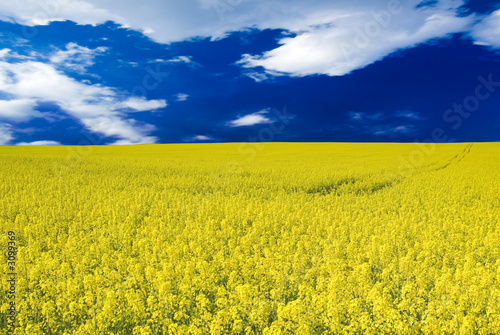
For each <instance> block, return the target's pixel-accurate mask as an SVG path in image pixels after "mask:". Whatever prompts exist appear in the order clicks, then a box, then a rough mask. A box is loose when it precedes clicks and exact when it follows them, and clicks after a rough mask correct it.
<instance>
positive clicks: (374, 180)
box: [0, 143, 500, 335]
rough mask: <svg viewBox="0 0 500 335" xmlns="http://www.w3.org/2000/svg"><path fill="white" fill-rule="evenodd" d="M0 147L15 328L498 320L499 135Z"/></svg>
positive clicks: (264, 330)
mask: <svg viewBox="0 0 500 335" xmlns="http://www.w3.org/2000/svg"><path fill="white" fill-rule="evenodd" d="M256 146H257V147H254V146H253V145H250V144H243V145H240V144H203V145H191V144H185V145H151V146H106V147H86V148H79V147H46V148H44V147H31V148H28V147H22V148H21V147H0V194H1V197H0V226H1V237H0V241H1V246H2V248H3V250H2V255H3V256H2V258H1V259H2V263H3V264H2V295H1V301H0V304H1V313H2V314H1V320H0V333H1V334H7V329H8V327H7V319H6V317H5V316H6V313H7V309H8V307H9V306H10V305H9V304H10V300H9V299H8V297H7V291H8V287H9V286H8V283H7V278H8V277H7V272H8V269H7V242H8V238H9V236H8V232H9V231H13V232H14V233H15V236H16V242H17V247H18V253H17V260H16V273H17V280H16V298H15V302H16V307H17V325H16V328H15V334H30V335H31V334H500V229H499V228H500V226H499V217H500V197H499V193H500V192H499V191H500V144H491V143H490V144H488V143H484V144H481V143H475V144H466V143H460V144H442V145H436V146H435V147H432V146H431V147H429V148H423V149H419V147H418V146H417V145H416V144H335V143H331V144H312V143H311V144H282V143H276V144H256Z"/></svg>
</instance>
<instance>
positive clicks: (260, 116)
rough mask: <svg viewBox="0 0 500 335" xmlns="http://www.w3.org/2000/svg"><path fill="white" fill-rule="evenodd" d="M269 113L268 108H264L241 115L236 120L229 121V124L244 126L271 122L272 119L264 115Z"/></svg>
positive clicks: (231, 125)
mask: <svg viewBox="0 0 500 335" xmlns="http://www.w3.org/2000/svg"><path fill="white" fill-rule="evenodd" d="M267 113H268V111H267V110H263V111H260V112H257V113H252V114H248V115H245V116H240V117H238V118H237V119H236V120H233V121H229V122H228V123H227V125H228V126H230V127H244V126H254V125H256V124H266V123H271V122H272V120H271V119H269V118H268V117H266V116H264V115H265V114H267Z"/></svg>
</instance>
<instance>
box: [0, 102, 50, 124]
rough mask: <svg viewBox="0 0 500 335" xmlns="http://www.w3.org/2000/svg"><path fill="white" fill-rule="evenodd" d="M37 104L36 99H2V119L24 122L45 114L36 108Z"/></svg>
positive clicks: (0, 112)
mask: <svg viewBox="0 0 500 335" xmlns="http://www.w3.org/2000/svg"><path fill="white" fill-rule="evenodd" d="M36 105H37V102H36V100H35V99H26V98H22V99H17V100H0V120H10V121H14V122H24V121H29V120H31V119H33V118H40V117H43V114H42V113H40V112H39V111H37V110H36V109H35V107H36Z"/></svg>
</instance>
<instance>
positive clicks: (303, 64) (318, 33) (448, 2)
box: [239, 0, 472, 77]
mask: <svg viewBox="0 0 500 335" xmlns="http://www.w3.org/2000/svg"><path fill="white" fill-rule="evenodd" d="M393 2H394V1H393ZM383 3H387V2H385V1H384V2H383ZM389 3H391V2H389ZM396 3H397V2H396ZM418 3H419V1H415V0H412V1H408V2H406V3H405V5H403V3H401V5H399V6H390V5H389V6H388V8H384V7H383V6H381V3H380V1H373V2H365V5H364V8H358V9H357V10H351V11H348V10H344V11H341V12H336V11H331V12H330V15H329V16H330V17H329V18H328V19H327V23H328V24H326V25H324V24H323V25H321V23H322V21H321V20H318V23H320V25H316V26H311V27H308V28H306V29H304V30H302V31H297V33H298V34H297V36H294V37H286V38H283V39H281V40H280V44H281V46H280V47H278V48H276V49H274V50H271V51H268V52H266V53H264V54H263V55H257V56H252V55H248V54H246V55H244V56H243V59H242V60H241V61H240V62H239V63H240V64H241V65H242V66H244V67H248V68H254V67H263V68H264V69H266V70H267V72H268V73H272V72H278V73H285V74H288V75H291V76H297V77H301V76H307V75H314V74H325V75H329V76H342V75H345V74H348V73H350V72H352V71H354V70H356V69H360V68H363V67H365V66H367V65H370V64H372V63H374V62H376V61H378V60H380V59H383V58H385V57H386V56H388V55H390V54H391V53H394V52H395V51H397V50H402V49H406V48H410V47H413V46H416V45H418V44H420V43H424V42H427V41H429V40H431V39H434V38H441V37H445V36H448V35H450V34H453V33H456V32H461V31H464V30H466V29H467V28H468V27H469V25H470V24H471V23H472V18H470V17H458V16H457V14H458V8H459V7H460V6H461V5H462V4H463V1H461V0H441V1H439V2H438V4H436V5H435V6H431V7H422V8H419V9H416V8H415V6H416V5H417V4H418ZM325 15H327V14H325ZM325 19H326V17H325Z"/></svg>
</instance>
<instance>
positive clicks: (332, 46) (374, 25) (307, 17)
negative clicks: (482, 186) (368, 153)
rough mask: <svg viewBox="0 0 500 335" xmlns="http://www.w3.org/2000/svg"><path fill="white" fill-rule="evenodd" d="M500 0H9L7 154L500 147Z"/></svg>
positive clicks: (1, 53) (3, 84)
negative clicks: (381, 145) (239, 145)
mask: <svg viewBox="0 0 500 335" xmlns="http://www.w3.org/2000/svg"><path fill="white" fill-rule="evenodd" d="M499 111H500V2H498V1H487V0H482V1H476V0H471V1H464V0H439V1H438V0H434V1H432V0H426V1H421V0H408V1H398V0H384V1H381V0H370V1H368V0H363V1H362V0H354V1H353V0H351V1H348V0H340V1H331V0H328V1H326V0H311V1H307V2H306V1H303V0H301V1H298V0H275V1H265V0H184V1H177V0H175V1H174V0H167V1H165V0H144V1H141V2H133V1H118V0H100V1H97V0H41V1H29V0H20V1H10V2H6V1H4V2H2V3H1V4H0V145H57V144H63V145H77V144H149V143H189V142H245V141H252V142H253V141H282V142H284V141H307V142H320V141H328V142H343V141H348V142H353V141H354V142H359V141H361V142H414V141H436V142H450V141H451V142H453V141H498V140H499V137H500V113H499Z"/></svg>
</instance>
